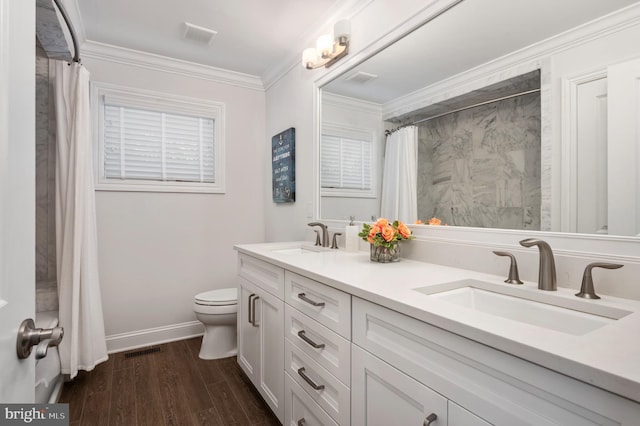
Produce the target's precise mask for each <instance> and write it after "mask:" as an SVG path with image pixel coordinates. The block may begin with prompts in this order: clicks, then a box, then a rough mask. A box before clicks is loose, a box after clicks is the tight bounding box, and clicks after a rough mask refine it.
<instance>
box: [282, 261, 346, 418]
mask: <svg viewBox="0 0 640 426" xmlns="http://www.w3.org/2000/svg"><path fill="white" fill-rule="evenodd" d="M285 301H286V305H285V327H284V329H285V330H284V331H285V376H286V377H285V381H286V392H285V423H284V424H285V425H336V424H337V425H343V426H344V425H349V424H350V423H351V342H350V338H351V296H350V295H349V294H348V293H345V292H342V291H340V290H336V289H334V288H332V287H329V286H326V285H324V284H322V283H319V282H318V281H315V280H312V279H310V278H307V277H304V276H302V275H299V274H296V273H293V272H290V271H285Z"/></svg>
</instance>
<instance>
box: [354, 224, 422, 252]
mask: <svg viewBox="0 0 640 426" xmlns="http://www.w3.org/2000/svg"><path fill="white" fill-rule="evenodd" d="M358 235H359V236H360V237H361V238H362V239H363V240H365V241H369V243H371V244H373V245H374V246H381V247H387V248H392V247H393V246H395V245H396V244H397V243H398V241H402V240H410V239H412V238H413V237H412V236H411V230H410V229H409V228H408V227H407V225H405V224H404V223H402V222H400V221H399V220H396V221H393V223H390V222H389V220H388V219H385V218H380V219H378V220H377V221H376V223H374V224H373V225H369V224H368V223H365V224H364V225H362V231H360V233H359V234H358Z"/></svg>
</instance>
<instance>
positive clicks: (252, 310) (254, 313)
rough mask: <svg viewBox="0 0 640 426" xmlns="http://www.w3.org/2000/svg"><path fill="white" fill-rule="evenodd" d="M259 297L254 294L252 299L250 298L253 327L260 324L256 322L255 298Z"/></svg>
mask: <svg viewBox="0 0 640 426" xmlns="http://www.w3.org/2000/svg"><path fill="white" fill-rule="evenodd" d="M258 299H260V296H255V297H254V298H253V300H251V312H252V315H251V321H250V322H251V325H252V326H254V327H260V324H256V300H258Z"/></svg>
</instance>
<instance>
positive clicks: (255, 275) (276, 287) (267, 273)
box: [238, 253, 284, 300]
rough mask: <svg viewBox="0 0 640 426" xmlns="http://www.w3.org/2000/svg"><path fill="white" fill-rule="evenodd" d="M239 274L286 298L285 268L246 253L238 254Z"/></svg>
mask: <svg viewBox="0 0 640 426" xmlns="http://www.w3.org/2000/svg"><path fill="white" fill-rule="evenodd" d="M238 275H240V276H241V277H243V278H245V279H247V280H249V281H251V282H252V283H254V284H255V285H257V286H258V287H260V288H262V289H263V290H266V291H268V292H269V293H271V294H273V295H274V296H276V297H277V298H279V299H280V300H283V299H284V269H282V268H280V267H278V266H275V265H272V264H270V263H268V262H265V261H263V260H260V259H256V258H255V257H251V256H247V255H246V254H243V253H239V254H238Z"/></svg>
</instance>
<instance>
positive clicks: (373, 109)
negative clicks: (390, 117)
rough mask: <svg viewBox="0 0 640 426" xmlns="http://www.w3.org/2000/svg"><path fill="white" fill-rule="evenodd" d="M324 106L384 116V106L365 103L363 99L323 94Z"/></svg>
mask: <svg viewBox="0 0 640 426" xmlns="http://www.w3.org/2000/svg"><path fill="white" fill-rule="evenodd" d="M322 104H323V105H331V106H334V107H338V108H344V109H349V110H353V111H358V112H366V113H370V114H378V115H381V114H382V105H380V104H377V103H375V102H368V101H363V100H361V99H355V98H349V97H347V96H342V95H336V94H335V93H329V92H326V93H323V94H322Z"/></svg>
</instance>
